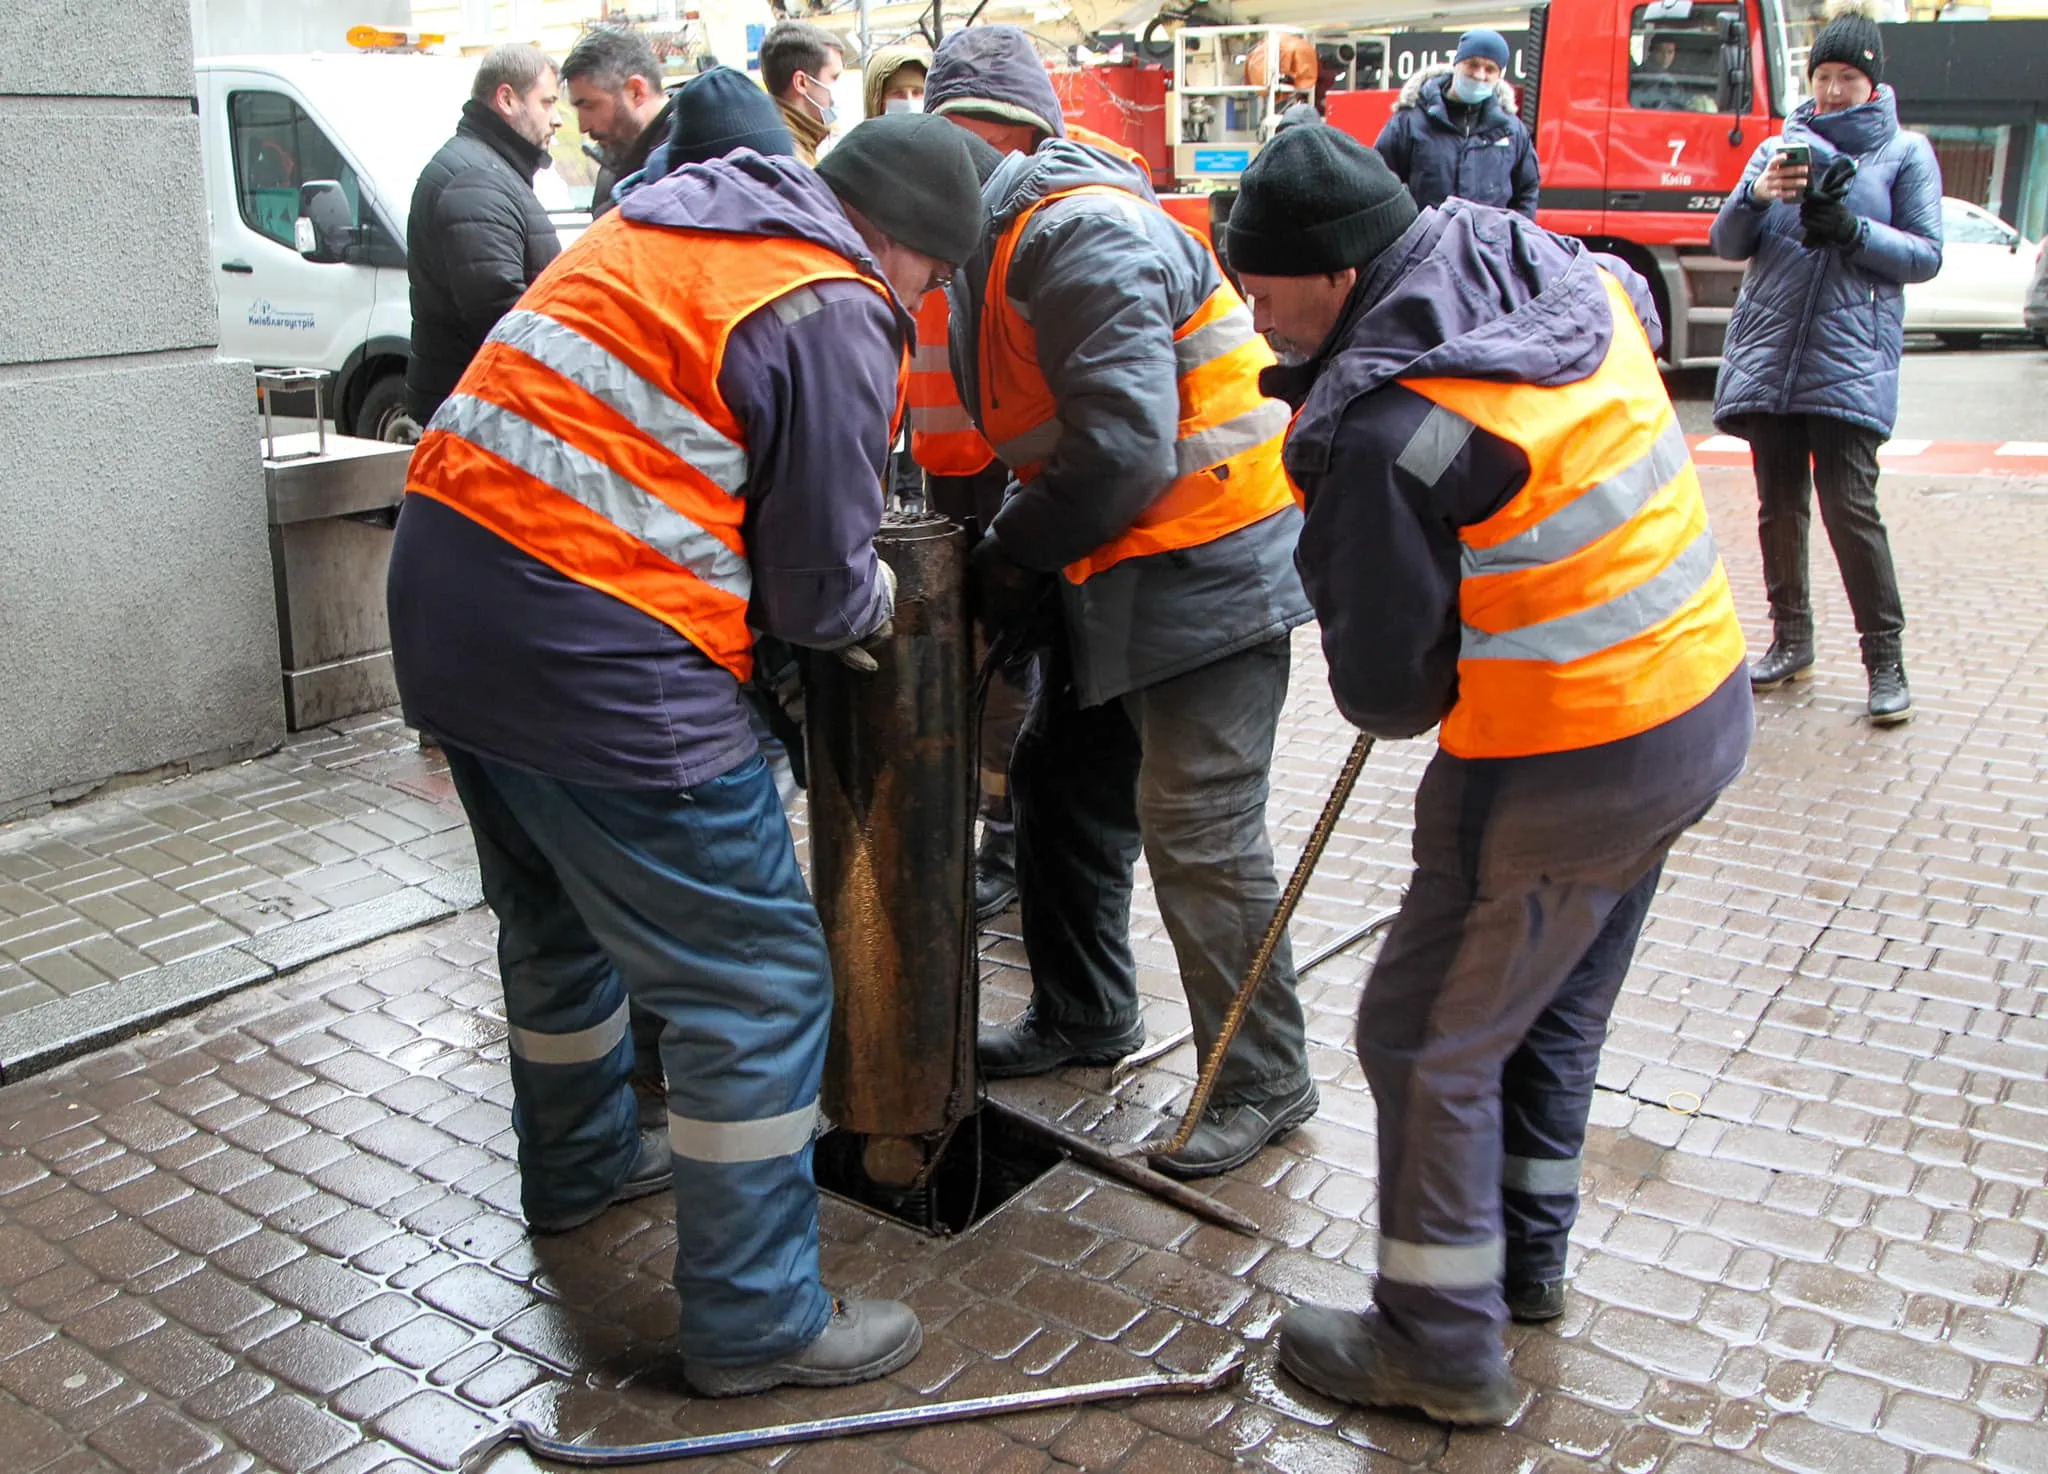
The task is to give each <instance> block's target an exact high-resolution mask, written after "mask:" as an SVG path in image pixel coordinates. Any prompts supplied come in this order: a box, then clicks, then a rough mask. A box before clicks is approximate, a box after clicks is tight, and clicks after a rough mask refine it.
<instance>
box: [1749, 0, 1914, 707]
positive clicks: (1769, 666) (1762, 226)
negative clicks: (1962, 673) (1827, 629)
mask: <svg viewBox="0 0 2048 1474" xmlns="http://www.w3.org/2000/svg"><path fill="white" fill-rule="evenodd" d="M1806 66H1807V77H1808V80H1809V82H1810V84H1811V86H1812V90H1813V96H1812V97H1811V98H1810V99H1808V100H1807V101H1805V102H1803V103H1801V104H1800V105H1799V106H1798V108H1797V109H1795V110H1794V111H1793V113H1792V116H1791V117H1790V118H1788V119H1786V121H1785V131H1784V133H1783V135H1782V136H1781V137H1778V138H1772V139H1766V140H1765V141H1764V143H1763V144H1762V145H1761V146H1760V147H1759V148H1758V149H1757V151H1756V154H1755V155H1754V156H1753V157H1752V158H1751V159H1750V161H1749V167H1748V169H1747V170H1746V171H1744V174H1743V177H1742V185H1741V187H1740V188H1739V189H1737V190H1736V191H1735V192H1734V193H1732V194H1730V195H1729V196H1728V198H1727V200H1726V202H1724V203H1723V204H1722V206H1721V213H1720V214H1719V216H1717V217H1716V218H1715V220H1714V229H1713V243H1714V250H1715V251H1716V252H1717V253H1718V254H1719V255H1721V256H1723V257H1725V258H1727V259H1728V260H1730V261H1748V262H1749V263H1750V267H1749V272H1748V275H1747V276H1746V277H1745V278H1744V279H1743V283H1742V292H1741V295H1740V296H1738V297H1737V298H1736V303H1735V312H1734V315H1733V317H1732V318H1731V320H1730V321H1729V324H1728V341H1727V346H1726V348H1725V349H1724V350H1723V353H1724V356H1723V358H1722V362H1721V374H1720V379H1719V381H1718V382H1717V383H1716V385H1715V388H1714V423H1715V425H1716V426H1717V427H1718V428H1720V429H1721V430H1723V431H1724V432H1726V433H1727V434H1730V435H1736V436H1740V437H1741V438H1742V439H1744V440H1747V441H1748V442H1749V448H1750V458H1751V461H1752V463H1753V464H1754V465H1755V467H1756V486H1757V532H1758V535H1759V538H1760V540H1761V542H1762V546H1763V565H1764V587H1765V590H1766V592H1767V593H1768V595H1769V597H1770V604H1771V627H1772V640H1771V645H1770V649H1769V650H1767V651H1766V652H1765V653H1764V657H1763V658H1762V659H1761V660H1759V661H1757V662H1756V663H1755V664H1754V665H1752V666H1751V667H1750V673H1749V678H1750V684H1751V685H1752V686H1753V687H1755V688H1756V689H1757V690H1759V691H1767V690H1770V689H1772V688H1773V687H1776V686H1781V685H1783V684H1785V683H1786V682H1787V681H1796V680H1805V679H1807V678H1809V677H1811V676H1812V674H1813V659H1814V646H1813V608H1812V604H1811V602H1810V599H1809V595H1808V581H1807V557H1806V548H1807V530H1808V526H1809V522H1810V516H1811V506H1812V498H1813V492H1814V491H1815V489H1818V491H1819V493H1820V515H1821V521H1822V523H1823V524H1824V525H1825V526H1826V528H1827V533H1828V541H1829V543H1830V544H1831V545H1832V546H1833V547H1834V550H1835V561H1836V563H1837V564H1839V565H1840V567H1841V570H1842V583H1843V586H1844V587H1845V589H1846V590H1847V592H1848V595H1849V607H1850V609H1851V611H1852V612H1853V613H1854V614H1855V617H1856V632H1857V634H1858V635H1859V636H1861V637H1862V647H1863V666H1864V669H1865V671H1866V672H1867V673H1868V675H1869V681H1870V697H1869V712H1870V719H1871V721H1873V722H1876V723H1878V724H1880V725H1889V724H1891V723H1894V722H1902V721H1905V720H1906V719H1907V718H1908V717H1909V716H1910V715H1911V714H1912V709H1913V698H1912V694H1911V691H1910V690H1909V688H1908V687H1907V684H1906V669H1905V655H1904V634H1905V627H1906V616H1905V609H1904V606H1903V605H1902V604H1901V603H1900V601H1899V583H1898V576H1897V574H1896V573H1895V572H1894V570H1893V567H1892V555H1891V545H1890V542H1889V540H1888V539H1887V538H1886V537H1885V530H1884V521H1883V519H1882V518H1881V517H1880V516H1879V515H1878V509H1877V449H1878V447H1879V446H1880V445H1882V444H1884V442H1885V441H1887V440H1889V439H1890V438H1891V433H1892V425H1893V422H1894V421H1895V420H1896V419H1897V416H1898V406H1899V355H1900V352H1901V350H1902V348H1903V346H1904V341H1905V327H1904V323H1905V304H1904V290H1903V289H1904V287H1905V284H1906V283H1908V282H1920V281H1926V280H1927V279H1928V278H1929V277H1931V276H1933V275H1934V274H1935V273H1936V272H1937V271H1939V270H1940V269H1941V168H1940V165H1939V164H1937V163H1936V162H1935V158H1934V149H1933V147H1932V145H1930V144H1929V143H1928V142H1927V140H1926V139H1925V138H1923V137H1921V136H1920V135H1919V134H1917V133H1908V132H1904V131H1902V130H1901V129H1900V127H1899V113H1898V102H1897V98H1896V96H1895V95H1894V94H1893V92H1892V89H1891V88H1889V87H1887V86H1885V85H1883V83H1884V41H1883V39H1882V37H1881V35H1880V33H1879V31H1878V28H1877V23H1876V22H1875V21H1874V20H1872V19H1870V18H1869V17H1868V16H1867V15H1864V14H1862V13H1860V12H1859V11H1855V10H1849V11H1847V12H1845V13H1842V14H1838V15H1837V16H1836V17H1835V18H1834V19H1833V20H1832V21H1830V22H1829V23H1828V25H1827V27H1826V28H1825V29H1824V30H1822V31H1821V33H1820V35H1819V36H1818V37H1817V38H1816V39H1815V41H1814V43H1813V49H1812V50H1811V51H1810V52H1809V53H1808V54H1807V62H1806Z"/></svg>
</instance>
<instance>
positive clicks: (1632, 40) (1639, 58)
mask: <svg viewBox="0 0 2048 1474" xmlns="http://www.w3.org/2000/svg"><path fill="white" fill-rule="evenodd" d="M1741 14H1742V8H1741V7H1740V6H1739V5H1695V4H1688V3H1686V0H1662V3H1657V4H1650V5H1641V6H1638V7H1636V10H1635V12H1634V15H1633V17H1632V24H1631V27H1630V33H1629V42H1628V55H1629V76H1628V103H1629V106H1630V107H1633V108H1642V109H1644V110H1647V111H1651V112H1675V113H1713V112H1722V111H1729V110H1731V108H1730V106H1729V103H1728V98H1729V96H1730V89H1728V88H1725V87H1723V86H1722V85H1721V17H1722V16H1723V15H1733V16H1740V15H1741Z"/></svg>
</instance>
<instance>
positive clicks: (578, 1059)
mask: <svg viewBox="0 0 2048 1474" xmlns="http://www.w3.org/2000/svg"><path fill="white" fill-rule="evenodd" d="M509 1032H510V1034H511V1042H512V1052H513V1053H514V1054H516V1055H518V1056H519V1057H520V1058H521V1059H523V1060H525V1061H526V1062H527V1063H528V1064H530V1065H587V1064H590V1063H592V1062H594V1061H596V1060H601V1059H603V1058H604V1057H605V1056H606V1055H608V1054H610V1053H611V1052H612V1051H613V1050H614V1049H617V1048H618V1047H619V1041H620V1040H621V1039H623V1038H625V1037H626V1005H625V1004H623V1003H621V1004H620V1005H619V1006H618V1009H617V1010H616V1011H615V1012H614V1013H613V1014H612V1016H611V1017H610V1018H608V1019H606V1020H605V1021H604V1022H603V1023H601V1024H592V1025H591V1026H590V1027H589V1028H587V1029H578V1030H577V1031H576V1032H575V1033H573V1034H543V1033H542V1032H541V1031H540V1030H538V1029H521V1028H513V1029H512V1030H510V1031H509Z"/></svg>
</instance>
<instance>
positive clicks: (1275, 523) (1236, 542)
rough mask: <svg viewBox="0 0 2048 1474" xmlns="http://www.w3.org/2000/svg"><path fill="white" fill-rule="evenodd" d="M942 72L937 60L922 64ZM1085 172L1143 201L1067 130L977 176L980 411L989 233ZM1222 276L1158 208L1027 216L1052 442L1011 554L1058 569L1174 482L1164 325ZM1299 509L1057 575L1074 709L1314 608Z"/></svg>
mask: <svg viewBox="0 0 2048 1474" xmlns="http://www.w3.org/2000/svg"><path fill="white" fill-rule="evenodd" d="M968 34H972V33H971V32H970V33H968ZM944 59H945V53H944V52H943V51H941V53H940V57H939V60H940V61H941V62H943V61H944ZM1041 70H1042V69H1041ZM939 75H940V69H939V66H938V65H936V64H935V65H934V67H933V69H932V77H933V79H935V80H936V79H937V78H938V77H939ZM930 96H931V93H930V91H929V89H928V90H927V92H926V98H927V100H929V98H930ZM1087 184H1107V185H1112V186H1114V187H1115V188H1117V189H1118V190H1120V191H1124V192H1126V193H1128V194H1129V195H1132V196H1135V197H1136V198H1137V199H1140V200H1148V201H1149V200H1151V199H1152V198H1153V196H1152V189H1151V186H1150V185H1149V184H1148V183H1147V182H1146V180H1145V178H1144V176H1143V175H1141V174H1140V173H1139V172H1138V171H1137V170H1136V169H1135V168H1133V167H1132V166H1131V165H1129V164H1127V163H1125V162H1124V161H1123V160H1121V159H1118V158H1115V157H1113V156H1112V155H1110V154H1107V153H1103V152H1101V151H1099V150H1097V149H1092V148H1089V147H1087V146H1086V145H1084V144H1079V143H1073V142H1070V141H1068V140H1066V139H1050V140H1048V141H1046V142H1045V143H1043V144H1041V145H1039V148H1038V150H1037V152H1035V153H1031V154H1015V155H1012V156H1010V157H1009V158H1007V159H1005V160H1004V161H1003V162H1002V164H1001V165H1000V166H999V167H998V168H997V169H996V170H995V172H994V173H993V174H992V175H991V176H990V177H989V179H988V182H987V183H986V184H985V185H984V186H983V189H982V203H983V205H984V206H985V207H986V209H987V211H988V216H989V224H988V230H987V233H986V235H985V237H984V239H983V243H982V245H981V247H980V249H979V250H978V251H977V252H976V253H975V255H974V257H973V258H972V259H971V260H969V261H968V262H967V263H966V264H965V265H964V266H962V267H961V268H960V270H959V271H958V272H957V273H955V275H954V277H953V285H952V287H951V289H950V294H951V302H952V325H951V337H952V353H953V372H954V377H955V379H956V380H957V381H958V382H959V386H960V397H961V402H962V403H963V404H965V405H966V406H967V407H968V411H969V413H970V414H972V415H974V416H975V418H976V420H977V422H979V420H980V418H981V413H982V404H981V386H980V382H979V372H978V364H979V352H980V340H981V326H982V320H983V304H984V301H985V298H986V293H987V287H988V278H989V270H990V267H991V265H992V263H993V261H994V258H995V248H996V243H997V241H998V240H999V238H1000V237H1001V236H1002V234H1003V233H1004V232H1005V231H1006V230H1007V229H1008V228H1009V226H1010V225H1011V223H1012V222H1013V221H1015V220H1016V218H1017V217H1018V216H1019V215H1020V214H1022V213H1023V212H1024V211H1025V210H1027V209H1029V208H1030V207H1031V206H1033V205H1035V204H1037V203H1038V202H1039V201H1040V200H1043V199H1044V198H1045V197H1046V196H1047V195H1050V194H1054V193H1058V192H1059V191H1062V190H1066V189H1072V188H1075V187H1077V186H1080V185H1087ZM1221 280H1222V277H1221V274H1220V273H1219V271H1218V269H1217V266H1216V260H1215V257H1214V256H1213V255H1212V254H1211V253H1210V252H1209V250H1208V249H1207V248H1206V247H1205V246H1204V245H1203V244H1202V243H1201V242H1200V241H1199V240H1196V239H1194V238H1193V237H1191V236H1190V235H1189V234H1188V233H1187V232H1186V231H1185V230H1183V229H1181V227H1180V226H1178V225H1176V224H1175V223H1174V222H1173V220H1172V219H1171V218H1170V217H1169V216H1167V215H1166V214H1165V212H1164V211H1161V210H1158V209H1147V208H1138V207H1135V206H1134V205H1133V204H1132V203H1131V202H1129V201H1121V200H1118V199H1114V198H1110V197H1106V196H1101V195H1082V196H1078V197H1076V198H1073V199H1066V200H1061V201H1058V202H1056V203H1054V204H1051V205H1048V206H1046V207H1045V208H1044V209H1042V210H1040V211H1039V212H1038V213H1037V214H1036V215H1034V216H1032V218H1031V222H1030V224H1029V225H1028V226H1027V227H1026V229H1025V231H1024V234H1023V237H1022V239H1021V240H1020V241H1019V242H1018V244H1017V249H1016V253H1015V255H1014V256H1013V258H1012V260H1011V266H1010V276H1009V295H1010V298H1011V300H1012V302H1013V303H1014V304H1015V306H1016V308H1017V310H1018V311H1019V312H1021V313H1022V314H1023V315H1024V316H1025V317H1026V318H1027V319H1028V320H1029V321H1030V323H1031V324H1032V326H1033V328H1034V329H1035V331H1036V333H1037V337H1038V358H1039V363H1040V365H1041V366H1042V367H1043V370H1044V372H1045V376H1046V383H1047V385H1048V386H1049V387H1050V388H1051V390H1052V394H1053V398H1054V400H1055V401H1056V403H1057V405H1058V420H1059V425H1060V438H1059V442H1058V444H1057V445H1056V446H1055V447H1054V449H1053V451H1052V453H1051V454H1050V455H1049V456H1048V457H1047V458H1046V460H1045V463H1044V469H1043V470H1042V471H1041V472H1040V473H1039V475H1038V476H1037V477H1036V478H1035V479H1034V480H1033V481H1032V482H1031V484H1030V485H1029V486H1018V485H1016V484H1014V483H1013V484H1012V486H1011V488H1010V491H1009V493H1008V495H1007V497H1006V499H1005V501H1004V503H1003V507H1002V510H1001V511H1000V512H998V513H997V514H996V516H995V520H994V524H993V530H994V533H995V535H996V538H997V539H998V542H999V544H1000V546H1001V547H1003V548H1004V549H1006V550H1007V551H1008V553H1009V555H1010V557H1011V558H1013V559H1014V560H1015V561H1017V562H1018V563H1021V564H1023V565H1024V566H1025V567H1027V568H1032V569H1037V570H1039V571H1041V572H1045V573H1052V572H1055V571H1056V570H1058V569H1061V568H1064V567H1065V566H1066V565H1067V564H1069V563H1072V562H1074V561H1075V560H1077V559H1080V558H1083V557H1085V556H1087V555H1088V554H1090V553H1092V552H1094V551H1096V550H1097V549H1098V548H1101V547H1102V546H1103V545H1104V544H1106V543H1109V542H1112V541H1114V540H1115V539H1116V538H1118V537H1120V536H1122V535H1123V533H1124V532H1126V531H1127V530H1129V528H1130V526H1131V524H1132V523H1133V522H1134V521H1136V520H1137V517H1138V514H1139V513H1140V512H1142V511H1143V510H1144V509H1145V508H1146V507H1148V506H1150V505H1151V504H1152V502H1153V501H1155V500H1156V499H1157V498H1158V497H1159V496H1160V494H1161V493H1163V492H1164V491H1165V490H1166V489H1167V487H1168V486H1170V485H1171V484H1172V483H1173V481H1174V480H1175V478H1176V476H1177V474H1178V471H1177V465H1176V456H1175V443H1176V439H1177V433H1178V428H1179V423H1180V394H1179V387H1178V378H1177V369H1176V364H1175V355H1174V344H1173V334H1174V329H1175V327H1176V326H1177V325H1178V324H1180V323H1182V322H1185V321H1186V320H1187V319H1188V318H1189V317H1190V316H1192V315H1193V313H1194V311H1195V309H1196V308H1197V307H1199V306H1200V305H1201V304H1202V303H1203V302H1204V301H1206V300H1207V299H1208V297H1209V295H1210V294H1211V293H1212V292H1214V291H1215V290H1216V288H1217V286H1218V285H1219V283H1220V282H1221ZM1276 412H1277V406H1276ZM1300 520H1301V519H1300V515H1299V513H1297V512H1296V511H1295V510H1294V509H1293V508H1292V507H1288V508H1286V509H1284V510H1283V511H1280V512H1276V513H1274V514H1273V515H1272V516H1271V517H1268V518H1266V519H1265V520H1264V521H1261V522H1257V523H1254V524H1253V525H1252V526H1250V527H1247V528H1244V529H1242V530H1240V531H1238V532H1234V533H1231V534H1229V535H1228V536H1225V537H1221V538H1218V539H1217V540H1216V541H1214V542H1211V543H1205V544H1203V545H1201V546H1199V547H1193V548H1183V549H1180V550H1177V551H1172V552H1165V553H1154V554H1151V555H1148V556H1145V557H1137V558H1126V559H1125V560H1124V561H1122V562H1121V563H1118V564H1116V565H1115V566H1114V567H1112V568H1109V569H1105V570H1104V571H1103V572H1100V573H1097V574H1095V575H1094V576H1093V577H1091V578H1089V579H1088V580H1087V581H1086V582H1084V583H1081V584H1078V585H1077V584H1074V583H1072V582H1070V581H1069V580H1067V579H1065V578H1062V579H1060V580H1059V584H1060V589H1061V593H1062V596H1063V598H1064V601H1065V607H1066V622H1067V629H1068V633H1069V638H1070V642H1071V645H1072V648H1073V652H1074V673H1075V682H1076V685H1077V688H1078V692H1079V696H1080V700H1081V704H1082V705H1084V706H1092V705H1095V704H1096V703H1098V702H1103V701H1108V700H1110V699H1111V698H1113V697H1116V696H1120V695H1123V694H1124V693H1126V692H1129V691H1136V690H1140V689H1142V688H1144V687H1146V686H1150V685H1153V684H1155V683H1157V682H1159V681H1163V680H1167V679H1169V678H1170V677H1173V676H1176V675H1180V674H1182V673H1184V672H1186V671H1190V670H1195V669H1198V668H1199V667H1201V666H1204V665H1207V664H1209V663H1211V662H1213V661H1216V660H1220V659H1222V658H1223V657H1224V656H1226V655H1229V654H1232V653H1234V652H1236V651H1238V650H1243V649H1247V648H1249V647H1251V646H1253V645H1257V644H1261V643H1264V642H1265V641H1268V640H1272V639H1275V638H1277V637H1278V636H1280V635H1282V634H1284V633H1286V632H1287V631H1288V630H1290V629H1293V628H1294V627H1295V626H1296V625H1299V624H1303V623H1305V622H1306V621H1307V620H1308V618H1309V610H1308V603H1307V601H1306V599H1305V598H1304V597H1303V595H1302V592H1301V585H1300V582H1299V581H1298V580H1297V578H1296V577H1295V573H1294V568H1293V565H1292V562H1291V555H1292V553H1293V548H1294V539H1295V534H1296V532H1297V530H1298V529H1299V527H1300Z"/></svg>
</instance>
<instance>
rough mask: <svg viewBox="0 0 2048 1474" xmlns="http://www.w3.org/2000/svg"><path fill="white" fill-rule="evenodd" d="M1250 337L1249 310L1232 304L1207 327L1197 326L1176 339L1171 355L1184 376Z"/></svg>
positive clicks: (1212, 361)
mask: <svg viewBox="0 0 2048 1474" xmlns="http://www.w3.org/2000/svg"><path fill="white" fill-rule="evenodd" d="M1251 340H1252V314H1251V310H1250V309H1249V308H1245V307H1233V308H1231V309H1230V311H1228V312H1226V313H1224V314H1223V316H1221V317H1219V318H1217V319H1216V321H1214V322H1212V323H1210V324H1209V325H1208V326H1207V327H1200V328H1196V329H1195V330H1194V331H1193V332H1192V333H1189V334H1188V335H1187V336H1186V337H1185V338H1182V339H1180V340H1179V341H1178V342H1176V343H1175V344H1174V345H1173V357H1174V361H1175V362H1176V363H1177V364H1178V365H1179V366H1180V372H1181V376H1182V377H1186V376H1187V375H1188V374H1191V373H1193V372H1194V371H1195V370H1196V369H1198V368H1200V367H1201V366H1202V365H1203V364H1205V363H1214V362H1215V361H1216V360H1217V359H1219V358H1221V357H1222V356H1223V355H1224V354H1226V353H1229V352H1231V351H1232V350H1233V349H1237V348H1242V347H1243V346H1244V345H1245V344H1247V343H1249V342H1251Z"/></svg>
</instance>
